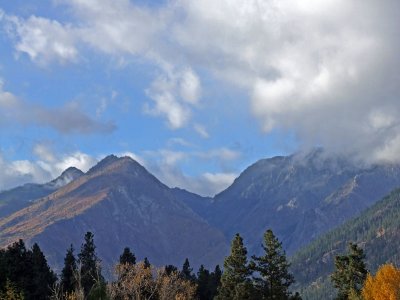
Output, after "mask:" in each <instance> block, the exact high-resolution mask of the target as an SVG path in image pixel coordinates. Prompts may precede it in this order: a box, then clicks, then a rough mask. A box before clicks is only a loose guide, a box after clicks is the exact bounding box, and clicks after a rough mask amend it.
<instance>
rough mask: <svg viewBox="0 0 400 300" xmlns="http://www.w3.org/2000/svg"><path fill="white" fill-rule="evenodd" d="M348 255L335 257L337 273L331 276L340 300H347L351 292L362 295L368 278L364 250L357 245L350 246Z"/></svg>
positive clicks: (351, 244)
mask: <svg viewBox="0 0 400 300" xmlns="http://www.w3.org/2000/svg"><path fill="white" fill-rule="evenodd" d="M349 252H350V253H349V254H348V255H338V256H336V257H335V271H334V272H333V274H332V275H331V280H332V282H333V285H334V287H335V288H337V289H338V295H337V298H336V299H338V300H347V299H348V298H349V295H350V292H352V293H353V294H357V295H359V294H360V291H361V289H362V287H363V285H364V281H365V279H366V278H367V274H368V271H367V269H366V266H365V263H364V259H365V254H364V251H363V249H361V248H359V247H358V246H357V245H356V244H353V243H350V244H349Z"/></svg>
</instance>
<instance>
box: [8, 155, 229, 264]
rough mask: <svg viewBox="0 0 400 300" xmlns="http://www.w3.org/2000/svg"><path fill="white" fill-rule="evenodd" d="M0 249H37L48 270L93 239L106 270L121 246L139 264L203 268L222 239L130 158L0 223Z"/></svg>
mask: <svg viewBox="0 0 400 300" xmlns="http://www.w3.org/2000/svg"><path fill="white" fill-rule="evenodd" d="M0 230H1V235H0V243H1V245H2V246H4V245H6V244H8V243H10V242H11V241H13V240H15V239H17V238H23V239H25V240H26V241H27V242H28V244H29V243H33V242H38V243H39V244H40V246H41V248H42V249H43V250H44V252H45V253H46V255H47V257H48V259H49V261H50V262H51V263H52V264H53V265H57V263H58V264H59V263H60V262H62V258H63V255H64V254H65V250H66V249H67V248H68V246H69V245H70V244H71V243H73V244H74V245H75V247H77V248H78V249H79V247H80V244H81V242H82V238H83V236H84V234H85V232H86V231H92V232H93V233H94V234H95V242H96V244H97V247H98V253H99V256H100V257H101V259H102V260H103V262H104V264H105V266H106V268H109V267H110V266H111V265H112V264H113V263H115V262H116V261H117V259H118V256H119V254H120V253H121V252H122V250H123V248H124V247H126V246H129V247H131V249H132V250H133V251H134V252H135V253H136V255H137V257H138V258H139V259H143V258H144V256H147V257H148V258H149V259H150V261H151V262H152V263H155V264H158V265H162V264H167V263H171V264H176V265H181V264H182V263H183V261H184V259H185V258H186V257H189V259H190V260H191V262H192V264H193V265H196V266H198V265H200V264H201V263H205V264H208V265H209V266H210V267H211V266H212V265H214V264H217V263H219V262H220V259H221V257H223V256H224V255H225V253H226V251H227V243H226V241H225V238H224V236H223V234H222V233H221V232H220V231H218V230H217V229H214V228H212V227H211V226H209V225H208V224H207V223H206V222H205V221H204V220H203V219H202V218H201V217H199V216H198V215H197V214H196V213H194V212H193V211H192V210H191V209H190V208H189V207H188V206H186V205H185V204H184V203H183V202H182V201H180V200H179V199H177V197H175V196H174V194H173V192H172V190H171V189H169V188H168V187H167V186H165V185H164V184H162V183H161V182H160V181H158V180H157V179H156V178H155V177H154V176H153V175H151V174H150V173H148V172H147V171H146V170H145V169H144V168H143V167H142V166H141V165H139V164H138V163H137V162H135V161H133V160H132V159H130V158H127V157H124V158H117V157H115V156H109V157H107V158H105V159H104V160H103V161H101V162H100V163H99V164H98V165H96V166H95V167H94V168H92V169H91V170H89V171H88V172H87V174H85V175H84V176H81V177H79V178H78V179H76V180H74V181H72V182H71V183H69V184H67V185H65V186H63V187H62V188H60V189H58V190H57V191H55V192H54V193H52V194H50V195H48V196H46V197H44V198H42V199H40V200H39V201H36V202H35V203H34V204H32V205H31V206H29V207H27V208H25V209H22V210H20V211H18V212H16V213H14V214H12V215H11V216H8V217H6V218H3V219H1V220H0Z"/></svg>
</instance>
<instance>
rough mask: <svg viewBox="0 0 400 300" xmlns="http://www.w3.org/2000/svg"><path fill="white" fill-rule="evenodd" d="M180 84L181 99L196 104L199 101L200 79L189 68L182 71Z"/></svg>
mask: <svg viewBox="0 0 400 300" xmlns="http://www.w3.org/2000/svg"><path fill="white" fill-rule="evenodd" d="M179 85H180V95H181V98H182V100H183V101H186V102H188V103H190V104H196V103H197V102H198V101H199V98H200V93H201V86H200V79H199V77H198V76H197V74H195V73H194V72H193V70H191V69H186V70H184V71H183V72H182V75H181V81H180V83H179Z"/></svg>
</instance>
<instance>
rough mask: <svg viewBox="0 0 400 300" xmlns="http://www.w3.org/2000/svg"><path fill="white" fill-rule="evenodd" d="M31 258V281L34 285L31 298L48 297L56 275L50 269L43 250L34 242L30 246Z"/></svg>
mask: <svg viewBox="0 0 400 300" xmlns="http://www.w3.org/2000/svg"><path fill="white" fill-rule="evenodd" d="M31 259H32V271H33V282H34V285H35V288H34V292H33V294H32V298H33V299H47V298H50V295H51V291H52V290H51V289H52V288H53V285H54V283H55V282H56V281H57V277H56V275H55V274H54V273H53V271H52V270H51V269H50V267H49V265H48V264H47V261H46V258H45V256H44V254H43V252H42V251H41V250H40V248H39V245H38V244H36V243H35V244H33V246H32V252H31Z"/></svg>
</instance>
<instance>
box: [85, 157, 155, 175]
mask: <svg viewBox="0 0 400 300" xmlns="http://www.w3.org/2000/svg"><path fill="white" fill-rule="evenodd" d="M116 170H119V171H122V170H124V171H123V172H126V171H128V172H130V171H134V172H138V171H139V172H146V173H148V172H147V170H146V169H145V168H144V167H143V166H142V165H140V164H139V163H138V162H137V161H135V160H134V159H132V158H131V157H130V156H121V157H118V156H116V155H113V154H111V155H108V156H106V157H105V158H103V159H102V160H101V161H99V162H98V163H97V164H96V165H95V166H93V167H92V168H91V169H90V170H89V171H88V172H87V174H88V175H93V174H94V173H97V172H104V171H106V172H109V171H113V172H115V171H116Z"/></svg>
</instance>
